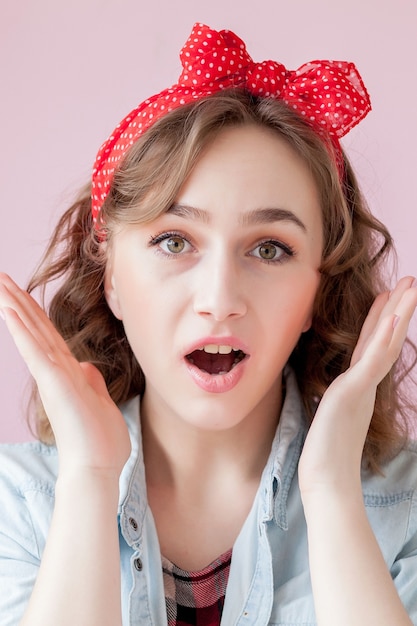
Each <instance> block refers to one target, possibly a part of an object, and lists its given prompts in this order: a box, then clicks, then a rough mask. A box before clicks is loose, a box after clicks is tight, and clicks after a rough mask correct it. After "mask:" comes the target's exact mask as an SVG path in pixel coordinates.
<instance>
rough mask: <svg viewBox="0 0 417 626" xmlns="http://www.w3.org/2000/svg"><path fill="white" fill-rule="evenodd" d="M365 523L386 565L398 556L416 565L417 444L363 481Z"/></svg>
mask: <svg viewBox="0 0 417 626" xmlns="http://www.w3.org/2000/svg"><path fill="white" fill-rule="evenodd" d="M363 494H364V502H365V506H366V510H367V514H368V518H369V521H370V523H371V525H372V527H373V530H374V532H375V535H376V537H377V538H378V540H379V543H380V546H381V548H382V551H383V553H384V555H385V558H386V561H387V562H388V563H389V564H390V566H391V567H392V566H393V564H394V563H395V562H396V561H398V559H399V558H400V555H402V557H406V556H408V557H411V556H413V559H411V558H408V561H409V563H411V561H412V562H413V563H414V565H413V567H416V565H417V563H416V561H417V443H416V442H410V443H409V444H408V445H407V446H406V447H404V449H403V450H402V451H401V452H400V453H399V454H397V456H395V457H394V458H393V459H392V460H391V461H389V462H388V463H386V464H385V465H384V466H383V468H382V472H381V473H380V474H376V475H372V476H366V477H365V478H364V480H363ZM416 571H417V570H416Z"/></svg>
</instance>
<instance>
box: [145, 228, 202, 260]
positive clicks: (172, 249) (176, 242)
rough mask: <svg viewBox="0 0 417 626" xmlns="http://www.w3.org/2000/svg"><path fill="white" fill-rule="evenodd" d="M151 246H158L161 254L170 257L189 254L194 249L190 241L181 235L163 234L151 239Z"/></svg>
mask: <svg viewBox="0 0 417 626" xmlns="http://www.w3.org/2000/svg"><path fill="white" fill-rule="evenodd" d="M149 245H150V246H158V248H159V249H160V251H161V252H163V253H164V254H166V255H170V256H172V255H174V256H175V255H179V254H181V253H182V252H189V251H190V250H191V249H192V246H191V244H190V243H189V241H187V239H186V238H185V237H183V235H181V234H180V233H161V234H160V235H157V236H155V237H151V239H150V241H149Z"/></svg>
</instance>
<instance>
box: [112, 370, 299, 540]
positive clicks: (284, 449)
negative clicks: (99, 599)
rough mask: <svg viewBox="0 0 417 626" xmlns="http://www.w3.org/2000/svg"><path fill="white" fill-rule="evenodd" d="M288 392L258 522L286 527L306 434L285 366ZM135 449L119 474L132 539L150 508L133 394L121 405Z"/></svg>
mask: <svg viewBox="0 0 417 626" xmlns="http://www.w3.org/2000/svg"><path fill="white" fill-rule="evenodd" d="M284 380H285V385H286V393H285V399H284V404H283V407H282V410H281V415H280V419H279V424H278V427H277V431H276V434H275V437H274V440H273V442H272V447H271V452H270V455H269V458H268V461H267V464H266V466H265V469H264V471H263V474H262V478H261V482H260V492H258V495H259V496H260V507H259V522H260V523H262V522H268V521H270V520H272V519H274V520H275V522H276V523H277V524H278V526H279V527H280V528H282V529H283V530H287V528H288V525H287V508H286V503H287V497H288V493H289V490H290V486H291V483H292V480H293V478H294V474H295V472H296V469H297V466H298V460H299V457H300V454H301V450H302V446H303V443H304V439H305V435H306V419H305V412H304V407H303V405H302V400H301V395H300V392H299V390H298V385H297V381H296V378H295V374H294V372H293V371H292V369H291V368H290V367H288V366H287V367H286V368H285V370H284ZM121 410H122V413H123V415H124V418H125V420H126V423H127V426H128V429H129V433H130V438H131V444H132V450H131V453H130V457H129V459H128V461H127V462H126V464H125V466H124V468H123V471H122V473H121V476H120V481H119V486H120V497H119V511H118V512H119V516H120V525H121V529H122V532H123V534H124V536H125V538H126V539H127V540H128V541H129V543H131V544H134V543H138V542H139V540H140V536H141V530H142V526H143V520H144V517H145V514H146V511H147V498H146V481H145V467H144V461H143V448H142V432H141V428H140V417H139V414H140V399H139V396H136V397H135V398H132V399H131V400H129V401H128V402H126V403H125V404H124V405H123V406H122V407H121Z"/></svg>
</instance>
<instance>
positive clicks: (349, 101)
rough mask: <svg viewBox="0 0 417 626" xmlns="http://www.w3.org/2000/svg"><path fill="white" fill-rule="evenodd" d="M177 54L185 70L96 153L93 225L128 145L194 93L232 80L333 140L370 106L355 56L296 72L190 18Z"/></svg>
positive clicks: (126, 120)
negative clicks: (285, 107)
mask: <svg viewBox="0 0 417 626" xmlns="http://www.w3.org/2000/svg"><path fill="white" fill-rule="evenodd" d="M180 58H181V63H182V66H183V71H182V73H181V76H180V77H179V80H178V83H176V84H175V85H173V86H172V87H171V88H169V89H165V90H164V91H161V92H160V93H158V94H156V95H154V96H152V97H151V98H148V99H147V100H145V101H144V102H142V103H141V104H140V105H139V106H138V107H137V108H136V109H134V110H133V111H132V112H131V113H129V115H127V116H126V117H125V118H124V120H122V121H121V122H120V124H118V126H117V127H116V129H115V130H114V132H113V133H112V135H111V136H110V137H109V139H108V140H107V141H106V142H105V143H104V144H103V145H102V146H101V148H100V150H99V152H98V155H97V159H96V162H95V166H94V171H93V180H92V214H93V221H94V224H95V227H96V228H97V229H100V227H101V226H102V224H101V221H100V219H99V214H100V208H101V206H102V204H103V202H104V200H105V198H106V197H107V194H108V192H109V189H110V185H111V181H112V178H113V174H114V171H115V169H116V167H117V164H118V163H119V162H120V160H121V159H122V158H123V156H124V155H125V153H126V151H127V150H128V149H129V147H130V146H132V144H133V143H134V142H135V141H136V140H137V139H138V137H140V135H141V134H142V133H143V132H144V131H145V130H147V129H148V128H149V127H150V126H152V124H154V123H155V122H156V121H157V120H158V119H159V118H161V117H163V116H164V115H165V114H166V113H168V112H169V111H172V110H174V109H176V108H178V107H180V106H182V105H184V104H187V103H189V102H192V101H193V100H198V99H200V98H202V97H205V96H209V95H211V94H213V93H216V92H218V91H221V90H222V89H230V88H233V87H239V88H244V89H247V90H248V91H250V92H251V93H252V94H253V95H255V96H260V97H263V98H276V99H279V100H283V101H284V102H285V103H286V104H287V105H288V106H289V107H291V108H292V109H294V110H295V111H297V112H298V113H299V115H300V116H302V117H303V118H304V119H306V120H307V121H308V123H310V124H311V125H312V126H313V127H314V128H315V129H316V130H317V131H318V132H320V133H322V134H327V135H329V136H330V138H331V139H332V141H333V143H334V144H335V145H336V146H337V145H338V139H339V138H340V137H343V136H344V135H345V134H346V133H347V132H348V131H349V130H350V129H351V128H352V127H353V126H355V125H356V124H357V123H358V122H360V121H361V120H362V119H363V118H364V117H365V115H367V113H368V112H369V111H370V109H371V104H370V99H369V96H368V93H367V91H366V88H365V86H364V84H363V81H362V78H361V76H360V74H359V72H358V71H357V69H356V67H355V65H354V64H353V63H347V62H345V61H310V62H309V63H305V64H304V65H302V66H301V67H300V68H298V70H295V71H290V70H287V69H286V68H285V67H284V66H283V65H282V64H281V63H277V62H276V61H263V62H262V63H255V62H254V61H253V60H252V58H251V57H250V56H249V54H248V53H247V51H246V46H245V44H244V42H243V41H242V40H241V39H240V38H239V37H238V36H237V35H235V34H234V33H233V32H231V31H229V30H222V31H220V32H217V31H215V30H212V29H211V28H209V27H208V26H205V25H204V24H200V23H197V24H195V25H194V27H193V30H192V31H191V35H190V36H189V38H188V40H187V41H186V43H185V45H184V47H183V48H182V50H181V53H180Z"/></svg>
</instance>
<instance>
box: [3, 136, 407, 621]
mask: <svg viewBox="0 0 417 626" xmlns="http://www.w3.org/2000/svg"><path fill="white" fill-rule="evenodd" d="M272 163H273V164H274V165H275V167H274V168H272ZM270 166H271V167H270ZM255 173H256V174H255ZM180 203H181V206H184V205H186V206H187V207H190V206H192V207H194V209H199V210H200V211H204V215H205V220H206V221H204V222H201V220H199V219H196V215H195V212H193V214H192V216H190V215H189V213H190V212H189V210H188V211H186V212H185V214H184V210H182V211H181V215H179V214H178V213H179V211H178V210H177V211H176V214H175V215H173V214H172V213H171V214H170V215H168V214H167V215H164V216H162V217H161V218H158V220H157V221H155V222H154V223H152V224H148V225H143V226H140V227H132V228H128V229H126V230H123V231H121V232H120V233H118V234H117V235H116V237H115V239H114V242H113V245H112V250H111V251H110V252H109V254H110V257H109V265H108V271H107V275H106V297H107V299H108V302H109V306H110V307H111V309H112V311H113V312H114V314H115V315H116V316H117V317H119V318H120V319H123V323H124V324H125V327H126V331H127V334H128V337H129V340H130V342H131V345H132V348H133V350H134V351H135V353H136V354H137V356H138V358H139V359H140V361H141V364H142V365H143V368H144V371H145V375H146V382H147V386H146V392H145V396H144V398H143V402H142V417H143V430H144V441H145V444H144V445H145V464H146V468H147V475H149V479H148V481H149V485H148V487H149V488H150V489H149V495H150V503H151V507H152V511H153V512H154V513H155V517H156V521H157V528H158V533H159V535H160V537H161V545H162V548H163V551H164V552H165V548H167V555H168V556H170V554H174V555H177V556H178V561H177V562H179V564H180V565H181V564H183V562H184V563H185V564H186V565H187V563H189V561H188V559H189V554H188V553H187V550H186V549H184V541H182V542H181V541H178V542H176V541H175V538H176V536H177V534H178V533H177V532H174V533H170V532H169V531H167V527H166V525H165V524H164V519H167V518H169V519H170V523H171V519H172V527H173V528H174V529H175V530H176V531H178V532H179V530H180V529H182V532H185V533H186V532H189V535H188V536H187V535H186V538H187V542H186V544H188V543H190V544H191V545H193V544H194V545H199V546H200V547H201V546H202V543H201V537H199V536H198V535H195V534H193V532H192V526H199V524H195V523H194V524H192V523H190V519H191V520H193V515H200V516H201V517H204V516H205V515H206V514H207V513H209V512H210V511H213V510H214V506H215V505H219V503H220V507H219V506H218V508H220V509H221V508H222V506H225V507H226V506H227V503H228V501H232V503H233V504H236V500H237V498H236V484H237V482H236V481H239V484H240V485H242V491H241V493H239V498H238V499H239V501H242V502H243V504H242V505H241V507H240V508H239V509H238V511H237V513H236V515H235V517H234V519H233V520H232V522H231V523H230V525H229V526H227V527H226V526H225V524H224V519H225V517H227V515H224V516H222V518H220V519H217V518H216V517H215V516H213V518H212V523H213V525H214V527H215V528H216V533H215V534H214V535H212V536H209V538H208V541H207V537H206V538H205V542H203V543H207V544H208V545H209V549H208V550H207V552H204V548H202V547H201V552H200V558H201V561H202V562H203V565H205V564H207V562H208V561H207V560H206V559H210V557H211V554H210V551H212V552H214V553H215V554H214V556H218V555H219V554H220V551H221V549H222V541H223V539H222V541H220V542H219V541H218V539H217V535H218V534H219V528H221V529H222V535H223V536H224V545H225V546H226V549H227V548H229V547H230V546H231V544H232V542H233V539H234V538H235V537H236V534H237V532H238V530H239V529H240V526H241V523H242V521H243V520H244V518H245V515H246V514H247V507H248V506H250V503H251V502H252V500H253V495H254V491H255V489H256V486H257V484H258V482H259V475H260V472H261V471H262V467H263V464H264V463H265V460H266V456H267V454H268V451H269V450H268V447H269V446H270V443H271V440H272V437H273V433H274V430H275V428H276V422H277V415H278V414H279V408H280V405H281V400H282V399H281V393H280V388H281V372H282V367H283V366H284V364H285V362H286V360H287V358H288V355H289V354H290V352H291V350H292V347H293V346H294V344H295V343H296V341H297V339H298V337H299V335H300V334H301V333H302V332H303V331H305V330H306V329H307V328H308V327H309V324H310V322H311V308H312V303H313V300H314V296H315V293H316V289H317V285H318V281H319V275H318V272H317V268H318V265H319V260H320V254H321V249H322V240H321V223H320V211H319V207H318V204H317V194H316V190H315V188H314V184H313V182H312V180H311V179H310V175H309V173H308V171H307V170H306V169H305V167H304V165H303V164H302V162H300V161H299V160H298V159H297V158H296V157H295V155H294V154H292V153H291V151H290V150H289V149H288V148H287V147H286V146H285V145H284V144H282V142H281V141H280V140H279V139H278V138H277V137H275V136H273V135H271V134H269V132H266V131H260V130H259V129H254V128H252V127H248V128H245V129H239V131H238V130H234V131H232V130H229V131H226V132H224V133H223V134H222V135H220V136H219V138H218V139H217V140H216V143H214V144H213V145H212V146H211V147H210V149H209V150H208V151H207V152H206V153H205V154H204V155H203V157H202V159H201V161H200V162H199V164H198V165H197V167H196V168H195V170H194V171H193V174H192V176H191V177H190V179H189V180H188V181H187V182H186V184H185V185H184V188H183V189H182V190H181V192H180V195H179V198H178V199H177V204H180ZM265 207H266V208H274V207H275V208H281V209H282V208H284V209H285V210H288V211H290V212H291V214H292V215H295V216H296V218H297V219H298V220H299V221H301V222H302V223H303V224H304V227H305V228H303V227H300V226H299V224H296V223H295V222H294V219H291V220H289V221H288V220H285V221H282V219H281V220H275V221H274V222H268V223H267V224H265V223H262V224H259V223H257V224H253V223H252V224H250V225H249V226H248V224H247V223H245V225H244V226H243V225H242V213H245V212H246V213H247V212H248V211H259V210H260V209H261V208H265ZM207 213H208V214H209V216H207ZM199 215H200V217H201V213H200V214H199ZM208 217H210V220H209V221H207V218H208ZM167 229H168V230H169V231H171V230H173V229H175V230H180V231H181V233H182V235H187V237H186V238H185V239H186V240H187V245H186V246H185V248H184V249H183V248H181V250H183V251H181V253H180V254H179V255H177V254H175V255H174V256H175V258H174V259H172V258H170V257H171V255H172V250H169V248H167V247H166V246H167V242H166V239H165V243H162V242H161V241H159V242H158V243H157V244H156V245H152V246H149V237H155V235H160V234H161V232H167ZM184 230H185V233H184ZM188 237H189V238H190V240H188ZM284 238H285V239H284ZM183 239H184V238H183ZM266 239H267V240H268V241H271V240H279V241H282V239H284V241H285V245H286V246H288V245H290V246H291V247H292V248H294V250H295V254H294V255H293V256H290V257H289V258H287V259H286V260H285V261H283V262H282V263H278V264H272V265H271V264H266V263H264V262H263V261H261V260H260V259H259V254H260V250H261V249H260V248H259V243H260V242H261V241H262V242H264V241H265V240H266ZM154 243H155V242H154ZM178 243H179V241H178V240H175V242H171V244H173V247H172V245H171V244H170V245H171V248H172V249H178V248H177V247H176V246H177V245H178ZM188 244H189V245H188ZM181 245H182V244H181ZM181 245H180V247H181ZM164 250H165V253H166V252H167V250H168V251H169V252H170V254H169V257H166V256H164V254H163V252H164ZM270 250H271V248H269V252H270ZM177 256H178V258H177ZM265 302H266V303H267V304H268V306H266V305H265ZM416 305H417V289H416V288H415V287H414V286H413V279H412V278H411V277H407V278H404V279H402V280H401V281H400V282H399V284H398V285H397V287H396V288H395V289H394V290H393V291H392V293H391V294H388V293H386V294H381V295H380V296H379V297H378V298H377V300H376V302H375V304H374V306H373V308H372V309H371V311H370V313H369V316H368V318H367V320H366V323H365V325H364V328H363V331H362V334H361V336H360V338H359V341H358V346H357V348H356V350H355V353H354V355H353V358H352V363H351V367H350V368H349V370H348V371H347V372H346V373H345V374H343V375H342V376H340V377H339V378H338V379H336V381H335V382H334V383H333V384H332V385H331V386H330V388H329V389H328V391H327V392H326V394H325V395H324V397H323V400H322V402H321V404H320V407H319V409H318V412H317V414H316V417H315V419H314V423H313V426H312V428H311V429H310V432H309V435H308V437H307V440H306V443H305V446H304V450H303V453H302V457H301V460H300V465H299V481H300V489H301V496H302V500H303V505H304V512H305V516H306V521H307V528H308V539H309V557H310V570H311V578H312V584H313V593H314V600H315V605H316V613H317V622H318V624H319V626H327V625H329V626H330V624H332V625H334V624H335V623H337V624H338V626H345V625H346V626H348V625H351V624H355V625H356V626H362V625H363V626H365V625H366V626H369V624H378V626H392V624H396V626H403V625H404V626H405V625H410V624H411V622H410V620H409V618H408V617H407V615H406V614H405V611H404V609H403V607H402V605H401V601H400V599H399V597H398V595H397V592H396V590H395V588H394V585H393V583H392V581H391V578H390V575H389V572H388V570H387V569H386V567H385V564H384V562H383V559H382V556H381V553H380V551H379V547H378V545H377V543H376V540H375V537H374V535H373V533H372V530H371V528H370V527H369V524H368V522H367V518H366V513H365V509H364V506H363V501H362V497H361V495H362V494H361V485H360V458H361V453H362V449H363V445H364V441H365V437H366V432H367V429H368V425H369V420H370V419H371V415H372V410H373V404H374V399H375V391H376V387H377V385H378V383H379V382H380V380H381V379H382V378H383V377H384V376H385V375H386V373H387V372H388V371H389V369H390V368H391V366H392V364H393V362H394V361H395V360H396V358H397V357H398V354H399V352H400V350H401V347H402V345H403V342H404V340H405V337H406V333H407V328H408V324H409V321H410V319H411V317H412V315H413V312H414V310H415V307H416ZM0 310H1V311H2V314H3V317H4V319H5V321H6V324H7V327H8V329H9V331H10V332H11V334H12V336H13V338H14V340H15V342H16V345H17V347H18V349H19V351H20V352H21V354H22V356H23V358H24V359H25V361H26V363H27V364H28V367H29V369H30V371H31V373H32V375H33V376H34V377H35V379H36V381H37V383H38V386H39V389H40V394H41V398H42V401H43V403H44V406H45V410H46V412H47V414H48V417H49V418H50V421H51V424H52V427H53V430H54V433H55V436H56V441H57V447H58V452H59V458H60V470H59V476H58V481H57V486H56V504H55V510H54V516H53V520H52V525H51V529H50V533H49V536H48V541H47V547H46V550H45V553H44V556H43V559H42V564H41V567H40V570H39V575H38V579H37V582H36V585H35V588H34V591H33V594H32V597H31V600H30V603H29V606H28V609H27V611H26V614H25V618H24V620H23V622H22V624H24V626H35V625H36V626H37V625H40V624H42V626H52V625H55V624H57V623H59V624H60V625H61V626H67V625H70V624H71V625H72V624H74V623H79V624H89V626H95V625H97V626H98V625H99V624H100V626H103V625H105V626H107V625H108V626H117V625H119V626H120V624H121V611H120V577H119V552H118V530H117V524H116V511H117V500H118V479H119V476H120V472H121V470H122V468H123V465H124V463H125V461H126V459H127V457H128V454H129V450H130V442H129V438H128V434H127V429H126V426H125V424H124V421H123V418H122V416H121V414H120V412H119V411H118V409H117V407H116V406H115V405H114V404H113V403H112V401H111V399H110V397H109V395H108V393H107V390H106V388H105V385H104V382H103V380H102V378H101V376H100V375H99V373H98V372H97V370H96V369H95V368H94V367H93V366H92V365H90V364H80V363H78V362H77V361H75V359H73V358H72V356H71V354H70V353H69V351H68V349H67V346H66V344H65V342H64V341H63V340H62V338H61V337H60V336H59V335H58V333H57V332H56V331H55V329H54V328H53V326H52V324H51V323H50V322H49V320H48V319H47V317H46V315H45V314H44V312H43V311H42V310H41V309H40V307H39V306H38V305H37V304H36V303H35V302H34V300H33V299H32V298H31V297H30V296H29V295H28V294H27V293H25V292H24V291H22V290H21V289H19V287H18V286H17V285H15V283H13V281H12V280H11V279H10V278H9V277H8V276H5V275H0ZM277 320H278V323H277ZM213 335H214V336H215V337H218V338H219V340H220V338H221V339H222V341H223V339H224V337H227V338H229V339H230V337H233V338H237V340H238V341H239V342H240V341H241V342H244V344H245V346H246V348H247V352H248V353H249V354H250V358H248V359H247V362H246V364H245V366H244V369H243V372H242V377H241V379H240V380H239V381H238V382H237V384H236V385H235V386H234V387H232V388H230V389H228V390H227V391H224V392H219V391H217V392H216V393H208V392H207V391H203V390H202V389H201V388H200V387H199V386H198V385H196V383H195V380H193V378H192V377H191V376H190V373H189V371H188V370H187V367H186V366H185V365H184V358H183V357H184V352H185V351H186V350H188V349H189V348H190V345H194V344H195V341H197V342H198V341H199V340H200V338H202V337H203V338H204V337H207V336H210V337H211V338H212V337H213ZM234 340H235V339H233V341H234ZM210 341H211V340H210ZM258 368H259V371H258ZM335 408H337V420H335V419H334V416H335ZM97 416H99V418H98V417H97ZM254 441H256V442H257V444H258V445H254ZM178 446H180V448H179V447H178ZM178 449H181V455H178V454H176V452H177V451H178ZM197 461H198V462H197ZM201 481H204V486H205V488H204V489H201ZM186 485H188V490H187V489H185V486H186ZM199 485H200V489H199V490H198V486H199ZM233 487H234V489H233ZM201 491H203V492H204V493H207V497H206V498H205V499H204V500H203V501H199V500H197V494H198V493H199V492H201ZM341 494H343V497H341ZM158 495H159V496H160V497H159V498H158ZM162 497H164V498H165V497H166V503H167V508H161V505H160V503H161V501H162ZM80 506H81V507H82V508H83V511H84V516H83V518H82V520H81V519H78V518H79V517H80V516H74V515H73V511H74V509H75V508H76V507H80ZM182 506H183V508H182ZM229 508H230V505H229ZM232 508H233V507H232ZM323 508H325V509H326V523H325V524H324V523H323V515H322V511H323ZM179 509H181V511H185V512H186V514H187V515H186V517H187V516H188V518H189V519H188V521H187V519H183V518H181V515H180V514H178V510H179ZM167 510H168V512H169V514H171V513H173V517H172V518H171V517H170V515H167V514H166V511H167ZM163 511H165V515H162V512H163ZM97 519H100V520H101V523H100V524H96V520H97ZM161 520H162V521H161ZM182 523H184V524H185V525H186V526H185V530H184V528H183V527H182ZM222 523H223V526H221V524H222ZM187 524H188V526H187ZM199 541H200V544H198V542H199ZM103 545H106V550H105V551H103V550H102V549H101V547H102V546H103ZM168 552H169V554H168ZM335 552H337V554H338V559H337V563H335V562H334V561H335V560H334V559H333V556H332V555H333V554H334V553H335ZM62 562H65V563H66V567H65V568H62ZM359 562H360V563H361V573H362V575H361V576H360V577H358V576H356V575H355V572H357V566H358V563H359ZM192 565H193V564H192V563H191V566H192ZM197 566H198V564H197ZM57 572H59V576H57ZM74 597H76V598H77V602H73V601H72V599H73V598H74ZM103 598H106V601H105V602H103ZM78 600H79V601H78Z"/></svg>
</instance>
